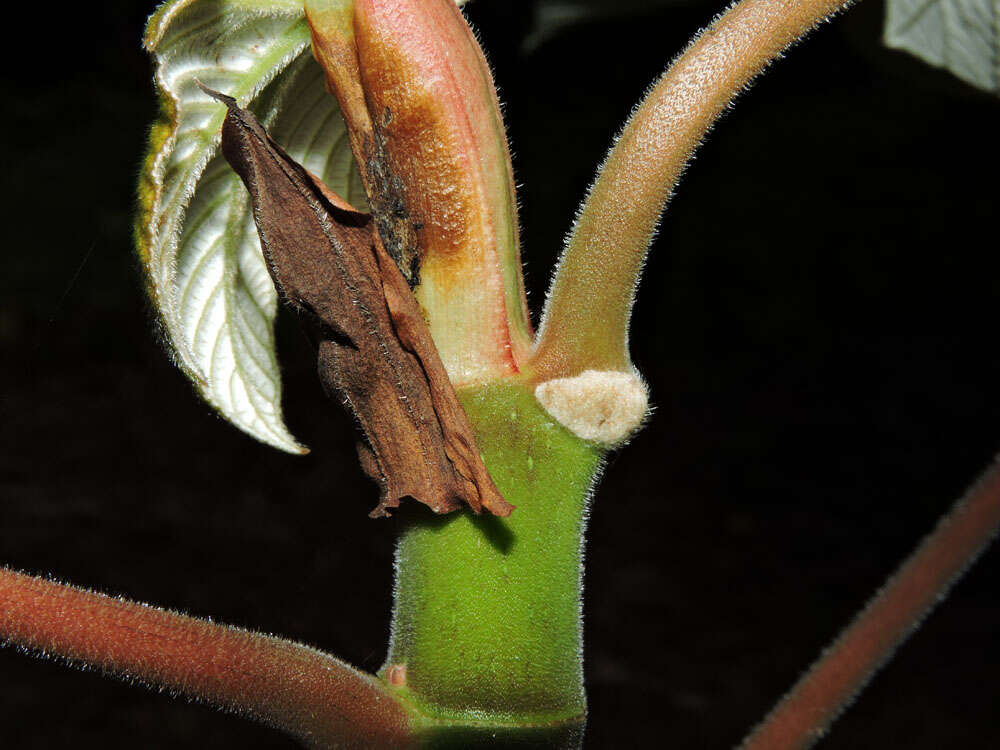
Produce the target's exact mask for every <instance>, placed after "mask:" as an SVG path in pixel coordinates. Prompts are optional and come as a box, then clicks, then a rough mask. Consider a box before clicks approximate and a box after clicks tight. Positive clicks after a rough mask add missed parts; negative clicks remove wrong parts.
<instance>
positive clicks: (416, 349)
mask: <svg viewBox="0 0 1000 750" xmlns="http://www.w3.org/2000/svg"><path fill="white" fill-rule="evenodd" d="M206 92H207V93H209V94H211V95H212V96H215V97H216V98H218V99H219V100H220V101H223V102H224V103H225V104H226V105H227V107H228V108H229V113H228V115H227V116H226V120H225V123H224V124H223V128H222V152H223V154H224V155H225V157H226V159H227V160H228V161H229V163H230V164H231V165H232V167H233V169H234V170H235V171H236V172H237V174H239V176H240V178H241V179H242V180H243V182H244V184H245V185H246V187H247V190H248V191H249V193H250V200H251V203H252V205H253V214H254V220H255V222H256V224H257V230H258V232H259V234H260V240H261V246H262V248H263V251H264V258H265V261H266V262H267V266H268V269H269V271H270V273H271V277H272V278H273V280H274V282H275V284H276V286H277V287H278V289H279V291H280V292H281V295H282V297H283V299H284V301H285V303H286V304H288V305H289V306H290V307H291V308H292V309H293V310H294V311H295V312H296V313H297V314H298V315H299V317H300V319H301V321H302V323H303V325H304V326H305V327H306V329H307V330H308V331H309V332H310V335H311V336H312V337H313V339H314V341H315V343H316V348H317V356H318V359H319V376H320V379H321V381H322V383H323V386H324V388H325V389H326V390H327V392H328V394H330V395H331V396H334V395H335V396H336V397H337V398H339V400H341V401H342V402H343V404H344V405H345V406H346V407H347V408H348V409H349V410H350V411H351V412H352V413H353V414H354V416H355V418H356V419H357V421H358V424H359V426H360V427H361V430H362V431H363V433H364V440H363V441H362V442H361V443H360V444H359V449H358V450H359V454H360V457H361V463H362V466H363V468H364V469H365V471H366V472H367V473H368V474H369V475H370V476H371V477H372V478H373V479H374V480H375V481H376V482H378V484H379V486H380V488H381V498H380V501H379V504H378V506H377V507H376V508H375V510H374V511H373V512H372V515H373V516H382V515H387V514H388V510H389V509H390V508H395V507H398V506H399V501H400V499H401V498H403V497H413V498H415V499H417V500H419V501H420V502H422V503H424V504H425V505H428V506H429V507H431V508H432V509H433V510H434V511H435V512H436V513H447V512H450V511H453V510H457V509H458V508H460V507H461V506H462V504H467V505H469V506H470V507H471V508H472V509H473V510H474V511H476V512H477V513H478V512H480V511H481V510H482V509H484V508H485V509H486V510H487V511H489V512H490V513H493V514H495V515H501V516H506V515H509V514H510V512H511V510H512V509H513V506H511V505H510V504H508V503H507V502H506V501H505V500H504V499H503V497H502V496H501V494H500V492H499V490H497V488H496V486H495V485H494V484H493V480H492V479H491V478H490V475H489V472H488V471H487V470H486V467H485V465H484V464H483V461H482V458H481V457H480V455H479V450H478V448H477V447H476V441H475V437H474V435H473V432H472V427H471V425H470V424H469V421H468V419H467V417H466V416H465V412H464V411H463V410H462V407H461V405H460V404H459V403H458V399H457V397H456V396H455V391H454V389H453V388H452V386H451V382H450V381H449V380H448V376H447V374H446V373H445V370H444V365H443V364H442V363H441V359H440V357H439V355H438V353H437V350H436V349H435V348H434V343H433V341H432V340H431V335H430V331H429V329H428V327H427V323H426V322H425V321H424V319H423V316H422V314H421V312H420V309H419V306H418V305H417V301H416V299H415V298H414V297H413V294H412V293H411V291H410V288H409V286H408V284H407V282H406V280H405V279H404V278H403V275H402V273H401V272H400V271H399V269H398V268H397V266H396V264H395V263H394V262H393V260H392V259H391V258H390V257H389V255H388V253H387V252H386V250H385V248H384V246H383V245H382V242H381V240H380V238H379V235H378V232H377V231H375V226H374V222H373V221H372V219H371V216H370V215H369V214H364V213H360V212H358V211H356V210H354V209H353V208H352V207H350V206H349V205H348V204H347V203H346V202H344V201H343V200H341V199H340V198H339V197H337V196H336V195H335V194H334V193H333V192H332V191H330V190H329V188H327V187H326V186H325V185H323V183H322V182H320V181H319V180H318V179H317V178H316V177H314V176H313V175H311V174H309V172H307V171H306V170H305V169H304V168H303V167H301V166H300V165H299V164H297V163H296V162H294V161H293V160H292V159H291V158H290V157H289V156H288V155H287V154H286V153H285V152H284V151H283V150H282V149H281V147H280V146H278V145H277V144H276V143H274V142H273V141H272V140H271V139H270V137H269V136H268V135H267V133H266V132H265V130H264V128H263V127H262V126H261V125H260V123H259V122H258V121H257V120H256V118H255V117H254V116H253V115H252V114H251V113H250V112H248V111H246V110H243V109H240V108H239V107H238V106H237V104H236V102H235V101H234V100H233V99H230V98H229V97H225V96H222V95H220V94H217V93H215V92H212V91H210V90H207V89H206Z"/></svg>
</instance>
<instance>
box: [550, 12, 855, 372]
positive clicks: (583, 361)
mask: <svg viewBox="0 0 1000 750" xmlns="http://www.w3.org/2000/svg"><path fill="white" fill-rule="evenodd" d="M847 4H848V3H847V2H845V1H844V0H741V1H740V2H738V3H735V4H733V5H731V6H730V7H729V8H728V9H727V10H726V11H725V12H724V13H721V14H720V15H719V16H717V17H716V19H715V20H714V21H713V22H712V24H711V25H709V26H708V27H706V28H705V29H703V30H702V31H701V32H699V33H698V34H697V35H696V36H695V37H694V39H693V40H692V41H691V42H690V43H689V44H688V46H687V47H686V48H685V50H684V51H683V52H682V53H681V54H680V55H678V56H677V57H676V58H675V59H674V61H673V62H672V63H671V65H670V67H669V68H668V69H667V70H666V72H665V73H664V74H663V75H662V76H661V77H660V78H659V79H658V80H657V81H656V83H654V84H653V85H652V86H651V87H650V88H649V90H648V91H647V94H646V96H645V98H644V99H643V100H642V102H641V103H640V104H639V105H637V106H636V108H635V109H634V110H633V111H632V114H631V116H630V117H629V120H628V122H627V123H626V125H625V126H624V127H623V128H622V130H621V131H620V132H619V133H618V135H617V137H616V138H615V139H614V143H613V145H612V147H611V149H610V151H609V152H608V155H607V157H606V158H605V160H604V162H603V164H602V165H601V167H600V169H599V170H598V174H597V177H596V179H595V180H594V182H593V183H592V184H591V186H590V188H589V190H588V191H587V196H586V199H585V200H584V202H583V205H582V206H581V207H580V210H579V211H578V212H577V214H576V218H575V221H574V222H573V226H572V228H571V230H570V233H569V236H568V238H567V241H566V246H565V249H564V251H563V253H562V256H561V258H560V260H559V263H558V264H557V266H556V271H555V274H554V276H553V280H552V284H551V287H550V291H549V293H548V296H547V299H546V302H545V309H544V312H543V315H542V322H541V325H540V328H539V333H538V336H537V337H536V340H535V349H534V353H533V355H532V363H531V365H532V370H533V372H534V377H535V379H536V380H543V379H551V378H553V377H560V376H566V375H573V374H577V373H579V372H582V371H583V370H586V369H601V370H620V371H628V370H630V369H631V363H630V359H629V355H628V325H629V319H630V317H631V311H632V305H633V302H634V299H635V288H636V284H637V282H638V279H639V277H640V275H641V273H642V268H643V265H644V263H645V257H646V252H647V250H648V248H649V245H650V242H651V240H652V239H653V237H654V235H655V233H656V229H657V227H658V225H659V223H660V220H661V217H662V214H663V209H664V207H665V206H666V204H667V202H668V201H669V199H670V197H671V195H672V193H673V190H674V188H675V187H676V185H677V182H678V180H679V179H680V176H681V174H682V173H683V172H684V170H685V168H686V166H687V164H688V163H689V162H690V160H691V158H692V155H693V154H694V152H695V151H696V150H697V148H698V146H699V145H700V144H701V142H702V141H703V140H704V138H705V135H706V134H707V133H708V132H709V130H710V129H711V128H712V126H713V125H714V123H715V122H716V120H717V119H718V117H719V116H720V115H721V114H722V113H723V112H725V111H727V110H728V108H729V107H730V106H731V104H732V101H733V100H734V98H735V97H737V96H738V95H739V94H740V93H741V92H742V91H744V90H746V88H747V87H748V85H749V83H750V82H751V81H752V80H753V79H754V78H755V77H756V76H757V74H759V73H760V72H761V71H762V70H763V69H764V68H765V67H767V65H769V64H770V63H771V61H773V60H774V59H775V58H777V57H779V56H780V55H781V54H782V53H783V52H784V50H785V49H787V48H788V47H789V46H790V45H792V44H794V43H795V42H796V41H797V40H798V39H800V38H801V37H803V36H804V35H805V34H807V33H808V32H809V31H810V30H811V29H812V28H814V27H815V26H816V25H817V24H819V23H820V22H822V21H824V20H826V19H827V18H828V17H830V16H831V15H832V14H833V13H835V12H837V11H838V10H840V9H842V8H843V7H845V6H846V5H847Z"/></svg>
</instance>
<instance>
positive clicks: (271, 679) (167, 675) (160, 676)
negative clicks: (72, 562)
mask: <svg viewBox="0 0 1000 750" xmlns="http://www.w3.org/2000/svg"><path fill="white" fill-rule="evenodd" d="M0 639H3V640H6V641H7V642H9V643H12V644H16V645H19V646H23V647H25V648H28V649H31V650H33V651H39V652H43V653H45V654H48V655H53V656H59V657H62V658H65V659H68V660H70V661H72V662H78V663H81V664H86V665H88V666H91V667H95V668H98V669H101V670H102V671H104V672H107V673H109V674H112V675H116V676H119V677H122V678H125V679H130V680H139V681H141V682H144V683H146V684H148V685H150V686H154V687H164V688H168V689H170V690H176V691H178V692H180V693H183V694H184V695H187V696H189V697H192V698H196V699H198V700H202V701H205V702H207V703H210V704H212V705H215V706H218V707H220V708H224V709H226V710H230V711H234V712H236V713H241V714H246V715H249V716H251V717H253V718H255V719H257V720H259V721H262V722H264V723H266V724H269V725H271V726H274V727H277V728H279V729H283V730H285V731H287V732H288V733H289V734H292V735H294V736H296V737H298V738H299V739H300V740H302V741H303V742H304V743H305V744H307V745H309V746H311V747H318V748H326V747H372V746H377V747H408V746H410V740H409V735H410V721H409V716H408V714H407V713H406V711H405V710H404V709H403V708H402V707H401V706H400V705H399V704H398V703H397V702H396V701H395V700H394V699H393V697H392V696H391V694H390V693H389V692H388V690H387V689H386V688H385V687H383V685H382V684H381V683H380V682H379V681H378V680H377V679H376V678H374V677H372V676H370V675H366V674H363V673H361V672H358V671H357V670H355V669H353V668H352V667H350V666H349V665H347V664H345V663H344V662H341V661H338V660H337V659H335V658H333V657H332V656H329V655H328V654H324V653H322V652H320V651H317V650H315V649H312V648H309V647H307V646H303V645H302V644H299V643H294V642H291V641H286V640H282V639H279V638H274V637H271V636H265V635H260V634H258V633H251V632H248V631H245V630H240V629H237V628H233V627H229V626H226V625H219V624H216V623H212V622H207V621H205V620H199V619H196V618H193V617H187V616H185V615H181V614H178V613H176V612H169V611H166V610H162V609H157V608H155V607H150V606H148V605H144V604H136V603H133V602H128V601H124V600H122V599H115V598H112V597H109V596H105V595H103V594H97V593H94V592H91V591H86V590H84V589H79V588H76V587H73V586H68V585H65V584H60V583H55V582H53V581H49V580H46V579H43V578H36V577H33V576H28V575H24V574H22V573H16V572H14V571H12V570H8V569H5V568H0Z"/></svg>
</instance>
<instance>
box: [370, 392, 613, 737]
mask: <svg viewBox="0 0 1000 750" xmlns="http://www.w3.org/2000/svg"><path fill="white" fill-rule="evenodd" d="M460 395H461V397H462V401H463V405H464V406H465V408H466V411H467V413H468V414H469V417H470V419H471V420H472V422H473V424H474V425H475V426H476V428H477V439H478V440H479V445H480V446H481V447H482V450H483V458H484V459H485V461H486V464H487V466H488V467H489V468H490V472H491V474H492V476H493V478H494V480H495V481H496V483H497V486H498V487H499V488H500V490H501V491H502V492H503V493H504V496H505V497H506V498H507V499H508V500H509V501H510V502H512V503H514V504H515V505H516V506H517V510H516V511H515V512H514V513H513V514H512V515H511V516H510V517H509V518H497V517H494V516H485V515H483V516H473V515H472V514H470V513H456V514H451V515H449V516H445V517H431V516H429V514H426V513H420V514H419V518H417V519H415V520H412V521H410V523H409V524H408V525H407V527H406V530H405V531H404V533H403V534H402V537H401V539H400V542H399V547H398V551H397V565H396V575H397V578H396V604H395V611H394V614H393V625H392V642H391V644H390V650H389V656H388V660H387V662H386V666H385V668H384V669H385V672H384V674H385V677H386V679H387V681H388V682H389V683H391V684H396V685H397V686H398V687H397V690H398V694H399V695H400V696H401V697H402V698H403V699H404V700H406V701H408V702H412V703H413V704H414V705H415V706H416V707H417V708H418V709H419V710H420V711H421V712H422V713H423V714H425V715H426V716H427V717H429V719H430V720H431V721H432V724H429V725H428V727H429V729H428V731H432V728H433V726H438V727H441V725H444V724H446V725H448V727H447V728H439V729H438V730H435V731H432V734H433V735H434V744H435V746H437V744H438V742H439V741H443V738H447V739H450V740H451V741H456V742H457V741H458V740H457V739H456V737H457V736H463V737H465V738H466V739H465V741H466V742H472V737H473V735H469V734H467V733H468V732H474V730H476V729H477V728H482V729H489V730H490V734H491V735H492V736H494V737H495V736H497V735H496V733H497V732H501V733H502V736H503V737H507V738H508V739H510V738H515V737H521V736H524V735H525V733H527V734H528V735H531V736H534V735H537V734H538V732H543V733H544V732H553V731H554V732H556V734H557V735H559V736H560V737H562V738H563V739H562V740H560V742H559V743H558V744H557V745H550V746H564V745H565V744H566V743H567V742H569V744H573V743H572V742H570V741H568V740H566V739H565V738H566V736H568V735H572V736H576V735H578V734H579V732H580V730H581V729H582V723H583V718H584V714H585V711H586V701H585V696H584V689H583V667H582V661H581V658H582V648H583V644H582V625H581V620H580V612H581V599H580V594H581V563H582V543H583V532H584V525H585V518H586V511H587V500H588V497H589V493H590V490H591V486H592V484H593V481H594V477H595V475H596V474H597V472H598V470H599V469H600V466H601V463H602V458H603V451H601V450H600V449H598V448H596V447H594V446H593V445H590V444H588V443H585V442H583V441H581V440H579V439H578V438H576V437H575V436H573V435H572V434H571V433H570V432H569V431H568V430H566V429H565V428H563V427H562V426H560V425H559V424H557V423H555V422H554V421H553V420H552V418H551V417H549V416H548V415H547V414H546V413H545V412H544V411H543V410H542V409H541V408H540V407H539V405H538V402H537V401H535V399H534V397H533V396H532V394H531V392H530V390H529V389H527V388H526V387H524V386H523V385H520V384H517V383H512V382H507V383H502V384H494V385H490V386H485V387H481V388H477V389H474V390H467V391H464V392H462V393H461V394H460ZM417 510H422V509H417ZM442 733H443V734H442ZM456 733H458V734H456ZM567 733H568V735H567ZM550 739H551V738H550Z"/></svg>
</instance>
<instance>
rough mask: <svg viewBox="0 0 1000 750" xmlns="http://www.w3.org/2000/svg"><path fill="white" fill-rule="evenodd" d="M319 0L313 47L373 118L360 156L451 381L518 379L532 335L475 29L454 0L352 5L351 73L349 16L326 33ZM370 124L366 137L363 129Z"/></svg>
mask: <svg viewBox="0 0 1000 750" xmlns="http://www.w3.org/2000/svg"><path fill="white" fill-rule="evenodd" d="M323 4H324V2H321V0H309V2H307V10H308V9H309V8H310V7H312V8H313V10H312V11H311V12H310V16H309V18H310V23H311V25H312V27H313V40H314V48H317V49H325V50H327V52H325V53H320V52H317V59H320V61H321V63H323V64H324V66H332V67H327V75H328V78H330V79H331V80H332V81H344V80H348V79H350V78H351V77H352V76H354V75H357V76H358V79H359V80H360V87H361V90H362V91H363V92H364V98H365V103H366V108H367V113H368V119H367V121H366V122H361V121H362V120H363V118H361V117H359V116H358V115H357V114H353V115H352V114H348V116H347V118H346V119H347V120H348V126H349V127H352V128H354V129H355V131H356V134H355V135H354V136H353V140H354V141H355V142H358V143H359V144H364V145H362V146H361V153H360V155H359V153H358V150H357V149H356V150H355V155H356V156H357V157H358V161H359V164H361V165H362V173H363V174H362V176H363V179H364V180H365V183H366V188H367V189H368V191H369V201H370V203H371V205H372V209H373V212H374V213H375V214H376V219H377V222H378V226H379V231H380V234H381V235H382V237H383V241H384V243H385V245H386V248H387V250H388V251H389V252H390V254H391V255H392V257H393V258H395V259H396V260H397V262H400V263H401V264H402V266H403V271H404V274H406V275H407V278H408V279H409V280H410V281H411V283H412V284H414V285H415V288H414V292H415V294H416V296H417V299H418V300H419V302H420V304H421V307H422V309H423V311H424V314H425V315H426V317H427V320H428V323H429V325H430V329H431V334H432V336H433V338H434V342H435V344H436V345H437V347H438V350H439V351H440V354H441V358H442V360H443V361H444V364H445V367H446V368H447V370H448V374H449V376H450V377H451V380H452V382H453V383H454V384H455V385H456V386H461V385H465V384H469V383H475V382H482V381H485V380H489V379H492V378H496V377H502V376H505V375H510V374H514V373H516V372H518V369H519V362H521V361H522V360H523V359H524V358H525V357H526V355H527V352H528V348H529V343H530V337H531V331H530V323H529V322H528V315H527V305H526V303H525V298H524V287H523V281H522V277H521V264H520V252H519V248H518V229H517V209H516V200H515V196H514V180H513V171H512V169H511V162H510V152H509V150H508V147H507V139H506V135H505V132H504V126H503V119H502V117H501V114H500V105H499V102H498V100H497V95H496V89H495V87H494V85H493V78H492V75H491V74H490V70H489V66H488V65H487V63H486V59H485V58H484V56H483V53H482V50H481V49H480V48H479V45H478V43H477V42H476V39H475V37H474V36H473V34H472V31H471V30H470V29H469V26H468V24H467V23H466V22H465V19H464V18H463V17H462V14H461V12H460V11H459V10H458V8H457V7H456V5H455V3H454V0H356V2H355V4H354V27H353V44H354V45H355V49H356V55H357V56H356V63H357V69H356V70H357V72H356V73H355V72H354V70H352V69H350V66H349V65H348V63H345V62H343V61H345V60H349V59H350V56H349V54H347V53H345V52H344V49H345V46H344V45H345V42H344V40H345V39H346V38H347V36H348V35H347V34H346V32H345V31H344V25H343V21H342V19H343V16H342V14H341V15H337V16H336V18H337V24H329V26H328V28H325V29H323V28H318V26H319V21H320V19H321V14H320V13H319V12H318V11H317V10H316V9H315V8H316V6H319V5H323ZM325 4H326V5H330V4H331V0H325ZM333 4H336V5H338V7H340V6H342V5H343V3H333ZM340 13H342V11H341V12H340ZM331 40H332V41H331ZM331 48H333V49H335V50H338V51H337V52H336V54H330V53H329V49H331ZM337 60H340V62H337ZM331 88H332V89H333V90H334V91H335V92H336V93H337V94H338V98H341V106H342V108H343V109H345V112H348V110H352V109H356V106H355V103H354V102H353V101H352V100H351V98H350V96H347V95H346V94H342V93H341V92H348V93H349V92H350V91H351V90H352V88H353V87H352V86H351V85H349V84H347V83H343V82H341V83H337V84H335V85H332V86H331ZM352 120H353V122H352ZM369 127H370V128H371V131H370V135H367V136H366V135H365V134H364V133H360V131H361V130H363V129H366V128H369ZM366 137H367V138H369V139H370V140H371V142H369V143H365V139H366ZM410 244H414V245H415V247H414V248H409V247H408V246H409V245H410Z"/></svg>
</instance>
